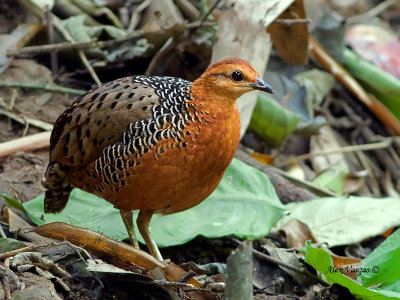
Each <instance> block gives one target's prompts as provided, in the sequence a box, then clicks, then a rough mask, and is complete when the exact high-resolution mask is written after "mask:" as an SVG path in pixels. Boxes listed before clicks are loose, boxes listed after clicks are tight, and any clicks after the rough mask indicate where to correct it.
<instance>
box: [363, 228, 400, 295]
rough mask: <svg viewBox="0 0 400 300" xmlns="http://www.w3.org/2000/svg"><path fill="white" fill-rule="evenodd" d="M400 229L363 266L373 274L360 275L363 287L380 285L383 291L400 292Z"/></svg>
mask: <svg viewBox="0 0 400 300" xmlns="http://www.w3.org/2000/svg"><path fill="white" fill-rule="evenodd" d="M399 257H400V229H397V230H396V231H395V232H394V233H392V234H391V235H390V236H389V237H388V238H387V239H386V240H385V241H384V242H383V243H382V244H380V245H379V246H378V247H377V248H376V249H375V250H374V251H372V253H371V254H369V255H368V256H367V257H366V258H365V259H363V260H362V261H361V264H362V265H363V266H364V267H366V268H367V269H368V270H371V272H362V273H360V274H358V276H357V280H358V281H360V282H362V283H363V286H365V287H370V286H372V285H378V284H379V286H380V288H381V289H385V290H390V291H394V292H400V260H399Z"/></svg>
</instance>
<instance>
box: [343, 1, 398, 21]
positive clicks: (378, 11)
mask: <svg viewBox="0 0 400 300" xmlns="http://www.w3.org/2000/svg"><path fill="white" fill-rule="evenodd" d="M397 2H399V0H386V1H383V2H381V3H379V4H378V5H377V6H375V7H373V8H372V9H370V10H369V11H367V12H366V13H363V14H360V15H356V16H352V17H350V18H348V19H347V23H348V24H354V23H359V22H361V21H363V20H365V19H371V18H373V17H375V16H377V15H379V14H381V13H382V12H384V11H385V10H386V9H388V8H389V7H390V6H392V5H394V4H396V3H397Z"/></svg>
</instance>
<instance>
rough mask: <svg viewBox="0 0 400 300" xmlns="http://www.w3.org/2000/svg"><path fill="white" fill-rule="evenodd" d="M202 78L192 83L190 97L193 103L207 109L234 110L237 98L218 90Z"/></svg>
mask: <svg viewBox="0 0 400 300" xmlns="http://www.w3.org/2000/svg"><path fill="white" fill-rule="evenodd" d="M209 79H210V78H204V77H203V76H202V77H200V78H198V79H197V80H195V81H194V82H193V83H192V86H191V89H190V91H191V96H192V99H193V100H194V103H198V104H201V105H202V106H203V107H206V108H209V109H217V110H219V109H218V108H220V109H222V110H228V111H229V110H235V109H236V99H237V96H236V95H233V94H230V93H229V91H227V90H226V89H222V88H219V87H218V86H216V85H214V84H213V83H212V82H210V80H209Z"/></svg>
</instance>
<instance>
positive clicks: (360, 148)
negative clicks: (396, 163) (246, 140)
mask: <svg viewBox="0 0 400 300" xmlns="http://www.w3.org/2000/svg"><path fill="white" fill-rule="evenodd" d="M392 142H393V138H391V137H389V138H385V140H383V141H382V142H378V143H370V144H364V145H352V146H346V147H340V148H333V149H326V150H321V151H316V152H312V153H306V154H302V155H299V156H296V157H294V159H295V160H297V161H299V160H305V159H309V158H311V157H315V156H321V155H327V154H334V153H346V152H355V151H366V150H376V149H382V148H387V147H389V146H390V145H391V144H392ZM291 163H292V159H289V160H285V161H283V162H281V163H277V167H282V166H286V165H290V164H291Z"/></svg>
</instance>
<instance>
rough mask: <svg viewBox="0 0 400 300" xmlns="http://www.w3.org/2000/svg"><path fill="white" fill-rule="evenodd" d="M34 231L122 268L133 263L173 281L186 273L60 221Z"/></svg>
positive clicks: (174, 266)
mask: <svg viewBox="0 0 400 300" xmlns="http://www.w3.org/2000/svg"><path fill="white" fill-rule="evenodd" d="M34 231H35V232H36V233H38V234H40V235H43V236H45V237H50V238H54V239H58V240H67V241H69V242H71V243H72V244H75V245H84V246H83V248H85V249H86V250H88V251H90V252H91V253H93V254H95V255H96V256H99V257H101V258H103V259H107V258H109V259H110V260H112V261H114V263H115V265H116V266H118V267H126V266H129V265H130V264H135V265H138V266H140V267H143V268H146V269H148V270H152V269H155V268H157V267H158V268H160V269H161V270H162V272H163V274H164V276H165V278H166V279H167V280H169V281H174V282H175V281H178V280H179V279H180V278H182V277H183V276H184V275H185V274H186V272H185V271H184V270H183V269H181V268H180V267H178V266H176V265H174V264H172V263H170V264H168V265H167V266H165V265H164V264H162V263H161V262H159V261H157V260H156V259H155V258H154V257H153V256H151V255H150V254H148V253H147V252H144V251H142V250H138V249H136V248H133V247H131V246H129V245H128V244H125V243H121V242H118V241H116V240H113V239H110V238H108V237H106V236H104V235H102V234H101V233H97V232H94V231H92V230H89V229H84V228H80V227H77V226H73V225H69V224H66V223H63V222H53V223H48V224H44V225H41V226H39V227H36V228H35V230H34ZM188 283H190V284H193V285H194V286H196V287H199V284H198V282H197V281H196V280H195V279H194V278H191V279H190V280H188Z"/></svg>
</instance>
